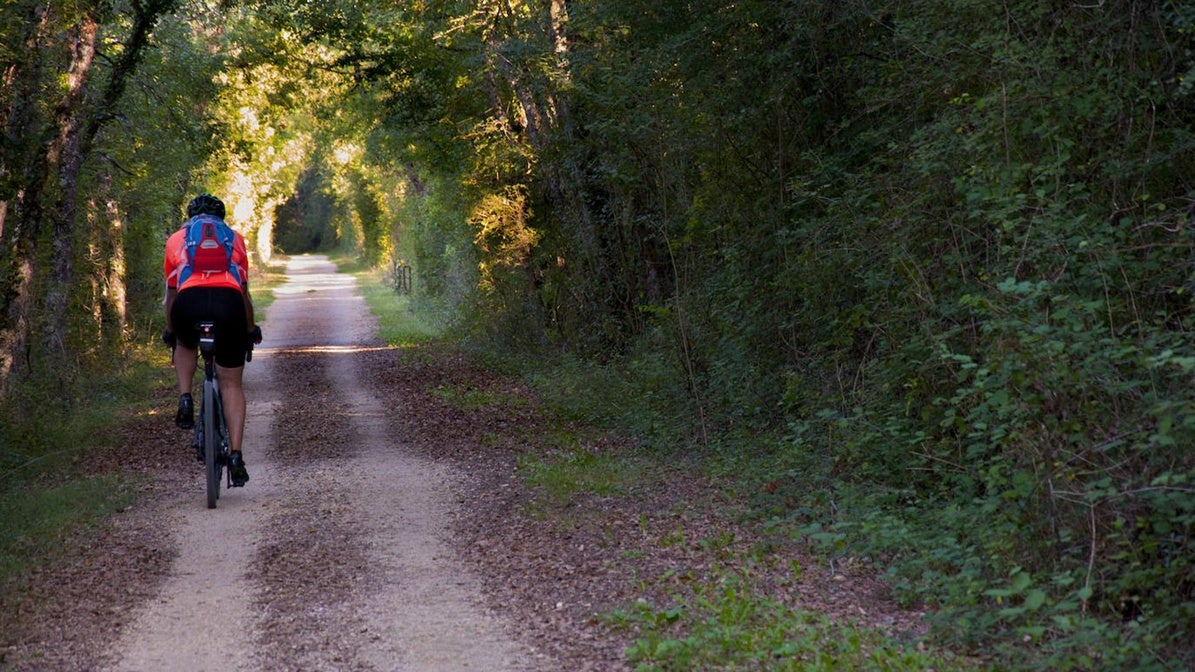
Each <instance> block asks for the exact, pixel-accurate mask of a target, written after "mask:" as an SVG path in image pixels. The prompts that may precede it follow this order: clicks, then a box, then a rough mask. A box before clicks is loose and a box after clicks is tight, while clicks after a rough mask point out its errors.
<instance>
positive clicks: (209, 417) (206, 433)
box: [203, 380, 221, 509]
mask: <svg viewBox="0 0 1195 672" xmlns="http://www.w3.org/2000/svg"><path fill="white" fill-rule="evenodd" d="M217 410H218V409H217V405H216V388H215V385H213V384H212V381H210V380H205V381H204V382H203V466H204V472H205V475H206V477H207V508H209V509H214V508H216V500H218V499H219V498H220V471H221V469H220V462H219V460H218V453H219V450H220V432H219V428H218V426H217V424H216V412H217Z"/></svg>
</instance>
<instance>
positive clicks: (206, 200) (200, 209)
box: [187, 194, 224, 219]
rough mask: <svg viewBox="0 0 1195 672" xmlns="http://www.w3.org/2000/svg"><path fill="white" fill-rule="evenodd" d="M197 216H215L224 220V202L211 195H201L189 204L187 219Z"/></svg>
mask: <svg viewBox="0 0 1195 672" xmlns="http://www.w3.org/2000/svg"><path fill="white" fill-rule="evenodd" d="M195 215H215V216H216V217H219V218H220V219H224V201H221V200H220V199H218V198H216V197H215V196H212V195H211V194H200V195H198V196H196V197H195V198H192V199H191V202H190V203H188V204H187V217H194V216H195Z"/></svg>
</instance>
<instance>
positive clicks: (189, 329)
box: [162, 194, 261, 487]
mask: <svg viewBox="0 0 1195 672" xmlns="http://www.w3.org/2000/svg"><path fill="white" fill-rule="evenodd" d="M197 215H211V216H214V217H217V218H219V219H221V220H223V219H224V203H223V202H222V201H221V200H220V199H218V198H216V197H215V196H212V195H211V194H200V195H199V196H196V197H195V198H193V199H191V202H190V203H188V204H187V222H190V220H191V218H193V217H196V216H197ZM187 222H184V224H183V226H182V227H181V228H180V229H179V230H178V231H175V232H174V234H172V235H171V236H170V238H169V240H167V241H166V256H165V261H164V262H163V266H162V272H163V274H164V275H165V276H166V333H165V334H163V336H162V338H163V340H164V341H165V342H166V343H167V345H170V346H171V347H173V348H174V369H175V374H176V375H177V377H178V390H179V399H178V412H177V414H176V415H175V424H177V425H178V426H179V428H181V429H191V428H192V427H194V426H195V404H194V402H193V401H192V399H191V390H192V388H193V385H194V378H195V369H196V366H197V364H196V362H197V359H198V348H199V334H198V333H197V331H196V330H195V328H194V326H195V325H196V324H197V323H199V322H201V321H208V320H210V321H212V322H214V323H215V325H216V356H215V359H216V369H217V372H218V375H219V377H220V396H221V399H222V401H223V406H224V421H225V423H226V424H227V425H228V442H229V448H230V452H231V454H230V456H229V464H228V467H229V477H230V479H231V480H232V484H233V485H234V486H238V487H239V486H243V485H244V484H245V482H246V481H248V480H249V472H248V471H247V470H246V469H245V458H244V454H243V453H242V452H241V447H242V446H241V444H242V439H243V438H244V432H245V389H244V386H243V384H242V374H243V373H244V370H245V353H246V351H247V350H248V349H249V345H250V342H253V343H260V342H261V329H260V327H258V326H257V324H256V322H254V319H253V301H252V300H251V299H250V297H249V255H248V253H247V252H246V248H245V239H244V237H242V236H241V234H240V233H239V232H235V231H234V234H235V235H234V242H233V250H232V259H231V264H230V267H229V270H227V271H224V272H218V273H191V274H190V277H188V278H187V279H186V280H185V281H184V282H183V283H182V286H181V287H180V286H179V277H180V274H182V272H183V270H184V269H185V268H186V266H187V264H188V263H189V259H188V255H187V247H186V235H187ZM200 459H202V457H201V458H200Z"/></svg>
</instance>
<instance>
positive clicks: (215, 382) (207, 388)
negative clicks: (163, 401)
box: [192, 322, 253, 509]
mask: <svg viewBox="0 0 1195 672" xmlns="http://www.w3.org/2000/svg"><path fill="white" fill-rule="evenodd" d="M195 328H196V330H197V331H198V332H199V354H200V356H201V357H202V358H203V397H202V399H201V400H200V402H199V403H200V406H199V422H197V423H195V440H194V443H193V444H192V445H193V446H194V447H195V449H196V454H197V455H199V454H201V455H202V458H203V467H204V474H205V477H206V478H205V480H206V483H207V508H209V509H214V508H216V501H217V500H219V499H220V484H221V481H225V485H226V487H229V488H231V487H233V484H232V470H231V469H229V470H228V471H227V472H225V467H227V466H228V459H229V453H230V449H229V445H228V426H227V425H226V424H225V421H224V406H223V404H222V403H221V400H220V383H219V379H218V376H217V375H216V361H215V356H216V333H215V331H216V325H215V324H214V323H212V322H200V323H199V324H197V325H196V327H195ZM252 359H253V343H252V342H250V343H249V345H248V350H247V351H246V353H245V361H246V362H248V361H250V360H252Z"/></svg>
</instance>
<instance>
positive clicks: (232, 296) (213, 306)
mask: <svg viewBox="0 0 1195 672" xmlns="http://www.w3.org/2000/svg"><path fill="white" fill-rule="evenodd" d="M209 321H210V322H214V323H215V325H216V363H217V364H219V365H220V366H223V367H224V368H226V369H232V368H236V367H238V366H244V365H245V351H246V350H248V349H249V325H248V324H247V320H246V319H245V299H244V296H243V295H242V294H241V291H240V290H238V289H232V288H231V287H192V288H190V289H184V290H183V291H181V292H179V293H178V296H176V297H175V298H174V305H173V306H171V309H170V324H171V325H173V326H174V335H175V337H176V338H178V342H179V343H182V344H183V345H185V346H187V347H188V348H198V347H199V332H198V331H197V330H196V329H195V325H197V324H199V323H200V322H209Z"/></svg>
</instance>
